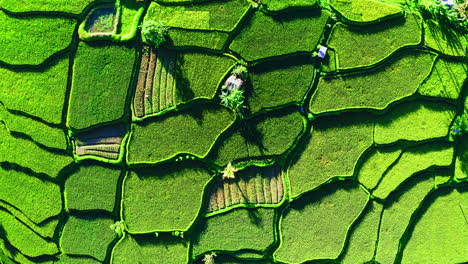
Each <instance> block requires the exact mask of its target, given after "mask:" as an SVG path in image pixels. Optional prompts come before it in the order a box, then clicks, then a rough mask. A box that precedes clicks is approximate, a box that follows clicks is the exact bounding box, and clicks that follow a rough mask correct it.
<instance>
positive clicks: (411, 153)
mask: <svg viewBox="0 0 468 264" xmlns="http://www.w3.org/2000/svg"><path fill="white" fill-rule="evenodd" d="M452 159H453V148H452V146H450V145H449V144H447V143H445V142H435V143H430V144H425V145H421V146H416V147H414V148H410V149H408V150H406V151H405V152H404V153H403V154H402V155H401V157H400V158H399V160H398V163H396V164H395V166H393V167H392V168H391V169H390V170H389V171H388V172H387V173H386V174H385V175H383V178H382V179H381V181H380V182H379V184H378V185H377V187H376V188H375V190H374V191H373V192H372V194H373V195H374V196H376V197H378V198H380V199H386V198H387V197H388V195H389V194H390V193H391V192H393V191H394V190H395V189H397V188H398V187H399V186H400V184H401V183H403V182H404V181H405V180H406V179H408V178H409V177H411V176H412V175H414V174H415V173H417V172H420V171H424V170H426V169H428V168H430V167H434V166H436V167H441V166H450V164H451V163H452Z"/></svg>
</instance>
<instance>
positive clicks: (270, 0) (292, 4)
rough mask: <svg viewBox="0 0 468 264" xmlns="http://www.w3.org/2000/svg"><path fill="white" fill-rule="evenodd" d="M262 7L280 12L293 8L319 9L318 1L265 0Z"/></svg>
mask: <svg viewBox="0 0 468 264" xmlns="http://www.w3.org/2000/svg"><path fill="white" fill-rule="evenodd" d="M261 3H262V5H263V6H265V9H266V10H267V11H271V12H280V11H285V10H288V9H293V8H297V9H299V8H311V7H317V6H318V1H317V0H263V1H261Z"/></svg>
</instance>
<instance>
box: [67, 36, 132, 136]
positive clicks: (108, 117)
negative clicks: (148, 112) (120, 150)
mask: <svg viewBox="0 0 468 264" xmlns="http://www.w3.org/2000/svg"><path fill="white" fill-rule="evenodd" d="M134 61H135V50H134V49H133V48H131V47H126V46H118V45H107V44H105V45H89V44H86V43H84V42H81V43H80V44H79V47H78V51H77V53H76V57H75V65H74V72H73V81H72V90H71V95H70V105H69V108H68V116H67V125H68V127H70V128H73V129H84V128H88V127H90V126H94V125H97V124H100V123H107V122H112V121H115V120H118V119H120V118H122V117H123V116H124V113H125V105H126V100H127V93H128V91H129V86H130V83H131V77H132V72H133V66H134Z"/></svg>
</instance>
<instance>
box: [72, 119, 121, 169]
mask: <svg viewBox="0 0 468 264" xmlns="http://www.w3.org/2000/svg"><path fill="white" fill-rule="evenodd" d="M125 133H126V129H125V127H124V126H123V125H122V124H117V125H111V126H105V127H100V128H96V129H94V130H90V131H87V132H83V133H79V134H76V135H75V136H73V137H72V139H71V140H72V143H73V146H74V154H75V155H76V156H77V159H78V160H81V159H86V158H96V159H98V160H104V161H114V162H116V161H119V159H121V157H123V151H124V145H123V142H124V138H125Z"/></svg>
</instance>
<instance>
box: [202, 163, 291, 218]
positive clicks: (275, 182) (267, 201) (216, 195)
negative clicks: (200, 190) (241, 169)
mask: <svg viewBox="0 0 468 264" xmlns="http://www.w3.org/2000/svg"><path fill="white" fill-rule="evenodd" d="M260 169H261V168H260ZM265 169H266V170H267V171H266V173H265V174H266V175H258V174H257V175H253V176H252V175H249V176H246V177H241V178H240V179H239V180H230V179H225V180H221V181H218V182H217V183H216V184H215V185H214V186H212V187H211V189H210V190H209V191H210V193H211V194H210V197H209V202H208V208H207V210H206V214H205V217H209V216H213V215H215V214H220V213H224V212H227V211H229V210H231V209H234V208H238V207H247V208H251V207H278V206H280V205H281V204H282V203H283V201H284V197H285V195H284V191H285V188H284V180H283V173H282V171H281V168H280V167H279V166H274V167H271V168H265ZM262 174H263V173H262Z"/></svg>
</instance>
